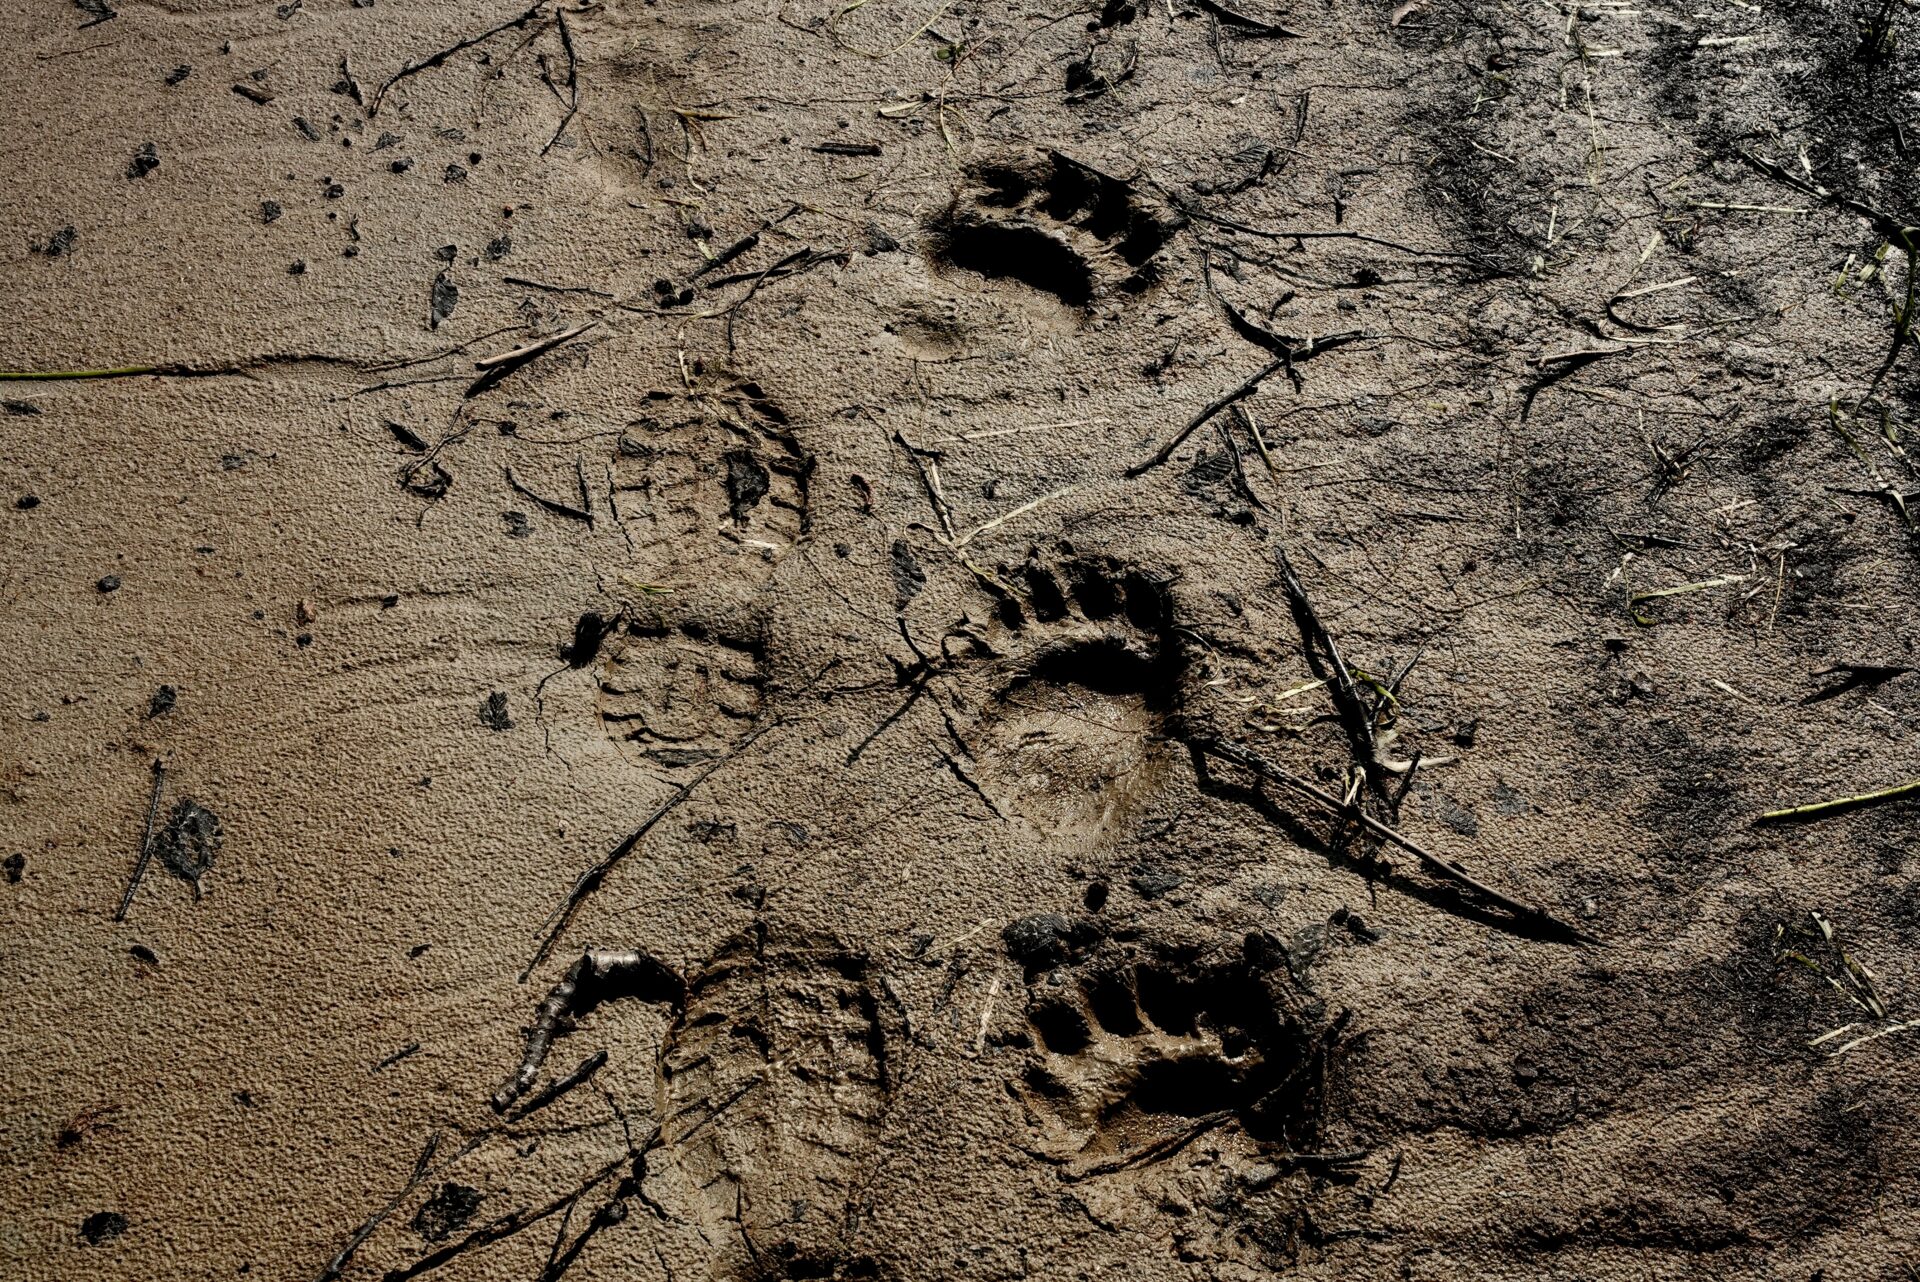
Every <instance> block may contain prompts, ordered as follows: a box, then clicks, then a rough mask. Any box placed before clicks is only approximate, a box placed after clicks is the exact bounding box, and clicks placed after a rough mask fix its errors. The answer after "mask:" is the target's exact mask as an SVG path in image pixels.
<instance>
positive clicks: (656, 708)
mask: <svg viewBox="0 0 1920 1282" xmlns="http://www.w3.org/2000/svg"><path fill="white" fill-rule="evenodd" d="M596 676H597V679H598V683H599V694H598V697H597V699H596V707H597V710H598V714H599V718H600V726H601V728H602V729H603V730H604V731H605V732H606V735H607V737H608V738H609V739H611V740H613V742H614V743H615V744H616V745H617V746H618V747H619V748H620V750H621V752H622V753H624V754H625V755H627V756H628V757H629V758H630V759H631V760H633V761H635V762H638V763H642V764H645V765H648V766H652V767H654V768H656V769H662V770H667V771H686V770H693V769H696V768H698V767H700V766H702V765H705V764H706V763H708V762H711V761H713V760H715V759H717V758H719V757H723V756H725V755H726V754H727V752H729V751H730V750H731V749H732V748H733V747H734V745H736V744H738V743H739V742H740V741H741V740H742V739H744V738H745V737H746V736H747V734H748V733H749V732H751V731H752V729H753V727H754V724H755V722H757V721H758V720H759V717H760V711H761V707H762V704H763V702H764V699H765V693H764V689H765V684H766V664H765V658H764V655H763V653H762V650H761V647H760V645H759V643H758V642H757V641H756V640H753V639H751V638H748V637H742V636H731V635H727V634H726V633H725V632H723V631H722V630H720V629H718V628H713V627H709V626H707V625H705V624H702V623H696V622H682V623H678V624H674V623H669V622H666V621H664V620H650V619H644V618H631V617H630V618H628V619H627V620H625V622H624V623H622V624H620V625H619V626H618V627H617V629H616V631H615V632H614V633H613V634H612V635H611V636H609V637H608V638H607V640H606V642H605V643H604V644H603V645H602V647H601V649H600V651H599V658H598V671H597V673H596Z"/></svg>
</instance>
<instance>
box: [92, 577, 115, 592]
mask: <svg viewBox="0 0 1920 1282" xmlns="http://www.w3.org/2000/svg"><path fill="white" fill-rule="evenodd" d="M93 586H94V588H95V589H96V590H98V591H99V592H100V594H101V595H102V596H104V595H106V594H107V593H109V592H118V591H119V590H120V576H119V575H117V574H108V575H103V576H101V579H100V581H99V582H98V583H96V584H94V585H93Z"/></svg>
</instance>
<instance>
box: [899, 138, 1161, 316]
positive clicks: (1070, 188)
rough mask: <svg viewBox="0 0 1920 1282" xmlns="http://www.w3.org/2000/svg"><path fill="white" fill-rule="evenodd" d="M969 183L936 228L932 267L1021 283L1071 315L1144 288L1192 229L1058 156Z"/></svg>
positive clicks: (1134, 188) (1122, 185)
mask: <svg viewBox="0 0 1920 1282" xmlns="http://www.w3.org/2000/svg"><path fill="white" fill-rule="evenodd" d="M969 177H970V179H971V182H970V184H969V187H968V190H967V191H965V192H964V193H963V194H962V195H961V196H959V197H958V198H956V199H955V200H954V202H953V204H951V205H950V206H948V208H947V209H946V210H945V211H943V212H942V213H941V214H940V215H939V216H938V217H936V218H935V219H934V221H933V224H932V227H931V228H930V231H931V233H932V234H931V237H930V240H929V250H930V253H931V256H932V258H933V260H934V262H935V263H936V264H939V265H941V266H944V267H949V268H954V269H957V270H960V271H966V272H972V273H974V274H975V275H979V276H985V277H987V278H988V279H991V280H1010V281H1014V282H1017V283H1019V284H1021V285H1025V286H1026V287H1027V288H1029V289H1033V290H1038V291H1039V292H1041V293H1043V294H1049V295H1051V296H1052V297H1053V298H1055V299H1057V300H1058V301H1059V302H1061V303H1063V304H1065V305H1066V306H1067V307H1070V308H1076V309H1081V310H1084V309H1086V308H1089V307H1091V306H1093V304H1095V303H1096V302H1098V301H1100V300H1101V299H1103V298H1105V297H1107V296H1109V295H1112V294H1116V293H1117V294H1123V295H1124V294H1138V293H1140V292H1142V291H1143V290H1145V289H1146V288H1147V287H1148V286H1149V285H1151V284H1152V283H1153V282H1154V279H1155V276H1156V267H1157V265H1158V261H1159V259H1160V256H1161V254H1162V252H1163V251H1164V250H1165V249H1166V247H1167V245H1168V243H1169V242H1170V241H1171V240H1172V238H1173V235H1174V233H1175V232H1177V231H1178V230H1179V229H1180V227H1181V226H1182V225H1183V224H1184V222H1185V219H1184V218H1183V217H1182V216H1181V215H1180V214H1179V213H1178V212H1176V211H1175V210H1174V209H1172V208H1171V207H1170V206H1168V205H1166V204H1164V203H1162V202H1161V201H1159V200H1158V199H1157V198H1155V197H1154V196H1152V195H1151V194H1150V193H1149V192H1148V191H1147V190H1146V188H1145V186H1144V184H1141V183H1138V182H1128V181H1126V180H1124V179H1121V178H1115V177H1113V176H1111V175H1109V174H1104V173H1101V172H1100V171H1099V170H1097V169H1094V168H1093V167H1091V166H1089V165H1085V164H1082V163H1080V162H1079V161H1077V160H1073V159H1071V158H1069V157H1067V156H1064V155H1062V154H1061V153H1059V152H1057V151H1049V152H1047V153H1045V154H1044V155H1042V156H1040V157H1039V158H1037V159H1035V160H1032V161H1024V162H1019V163H1012V162H1001V163H995V164H985V165H979V166H976V167H975V168H974V169H973V170H972V171H971V172H970V174H969Z"/></svg>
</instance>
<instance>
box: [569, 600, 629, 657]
mask: <svg viewBox="0 0 1920 1282" xmlns="http://www.w3.org/2000/svg"><path fill="white" fill-rule="evenodd" d="M619 625H620V616H619V615H617V614H595V613H593V612H592V611H591V610H589V611H588V612H587V613H585V614H583V615H581V616H580V619H579V621H578V622H576V623H575V624H574V625H573V639H572V640H570V641H568V642H567V643H566V644H565V645H563V646H561V647H560V661H561V662H562V663H564V664H566V665H567V666H568V667H569V668H584V667H586V666H587V665H588V664H589V663H592V662H593V661H594V659H595V658H596V657H597V656H598V655H599V653H600V647H601V646H602V645H603V644H605V642H606V639H607V638H608V637H609V636H611V635H612V634H613V630H614V629H615V628H616V627H618V626H619Z"/></svg>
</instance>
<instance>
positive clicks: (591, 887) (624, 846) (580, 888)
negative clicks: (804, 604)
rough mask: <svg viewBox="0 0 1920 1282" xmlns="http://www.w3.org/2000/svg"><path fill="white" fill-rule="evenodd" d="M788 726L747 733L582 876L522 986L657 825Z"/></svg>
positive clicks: (778, 721) (550, 923) (769, 723)
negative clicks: (718, 773)
mask: <svg viewBox="0 0 1920 1282" xmlns="http://www.w3.org/2000/svg"><path fill="white" fill-rule="evenodd" d="M838 663H839V660H837V659H835V660H832V661H831V662H829V663H828V664H827V665H826V666H825V667H823V668H821V669H820V671H818V672H816V673H814V674H813V676H812V678H811V679H809V680H808V682H807V683H806V685H804V686H802V687H801V688H800V691H799V693H802V694H804V693H805V692H807V691H808V690H811V689H813V687H814V686H816V685H817V684H819V682H820V678H822V677H824V676H826V675H827V673H829V672H831V671H832V670H833V669H834V668H835V667H836V666H837V665H838ZM785 724H786V719H785V718H784V717H772V718H769V719H768V720H766V721H763V722H761V723H760V724H759V725H757V726H755V727H754V728H753V729H752V730H751V731H750V732H748V734H747V737H746V738H744V739H742V740H741V741H740V742H739V743H737V744H735V745H734V749H733V751H732V752H729V753H728V754H727V755H726V756H724V757H720V758H717V759H716V760H715V761H714V762H713V764H712V765H710V766H708V767H707V768H706V769H705V770H702V771H701V772H700V773H699V774H697V775H695V776H694V777H693V778H691V779H689V780H687V782H685V783H684V784H682V785H680V787H679V788H678V789H677V790H676V791H675V792H674V794H673V795H672V796H671V797H668V798H667V799H666V801H664V802H662V803H661V805H660V808H659V809H657V810H655V811H654V812H653V813H652V814H650V815H648V816H647V818H646V821H645V822H643V823H642V824H641V825H640V826H639V827H638V828H635V829H634V830H633V831H632V832H630V833H628V834H627V835H626V836H625V837H623V838H621V839H620V843H619V844H618V845H616V846H615V847H614V848H613V849H612V850H609V851H608V852H607V853H606V855H605V857H603V858H602V859H601V860H600V861H599V862H598V863H596V864H594V865H593V867H591V868H589V869H587V870H586V871H585V872H583V873H581V874H580V877H579V879H578V880H576V881H575V882H574V883H573V889H572V890H569V891H568V892H567V897H566V899H565V900H563V901H562V902H561V904H560V907H559V908H557V909H555V910H554V913H553V915H552V916H551V917H549V918H548V919H547V923H546V926H545V929H544V934H543V935H542V937H541V940H540V945H539V947H538V948H536V949H534V952H533V960H532V961H529V962H528V963H527V968H526V969H525V970H523V971H521V972H520V982H521V983H523V984H524V983H525V982H526V981H527V977H528V976H529V975H531V974H533V971H534V968H535V967H537V966H538V965H540V963H541V962H543V961H545V960H546V959H547V955H548V954H549V953H551V952H552V951H553V946H554V944H555V943H556V942H557V941H558V940H559V938H560V935H561V933H562V932H563V931H565V930H566V928H567V925H568V923H570V922H571V921H572V920H573V914H574V913H575V912H577V911H579V908H580V905H581V904H582V903H584V902H586V899H587V896H589V895H591V894H592V893H593V892H594V891H596V890H598V889H599V888H600V883H601V882H603V881H605V880H606V879H607V875H608V874H609V873H611V872H612V871H613V870H614V869H615V868H616V867H618V866H619V864H620V863H621V861H623V860H624V859H626V857H627V856H628V855H630V854H632V853H633V852H634V850H635V849H637V848H638V847H639V845H640V843H641V841H642V840H644V839H645V838H646V835H647V834H648V833H650V832H652V831H653V829H654V826H655V825H656V824H658V823H659V822H660V821H661V820H662V819H665V818H666V817H667V815H668V814H670V813H672V811H673V810H674V808H675V807H677V806H678V805H679V804H680V803H681V802H683V801H685V800H686V799H687V798H688V797H690V796H692V795H693V792H694V789H696V788H698V787H699V786H700V785H701V784H703V783H705V782H706V781H707V780H708V779H711V778H712V777H713V775H714V773H715V772H716V771H718V770H719V769H720V768H721V767H722V766H724V765H726V764H727V763H729V762H731V761H734V760H737V759H738V758H739V757H740V755H741V754H742V753H744V752H745V751H746V750H747V749H748V748H750V747H752V746H753V744H754V742H755V741H756V740H757V739H759V738H760V736H761V735H763V734H765V733H766V732H767V731H769V730H771V729H773V728H774V727H775V726H780V725H785Z"/></svg>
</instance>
